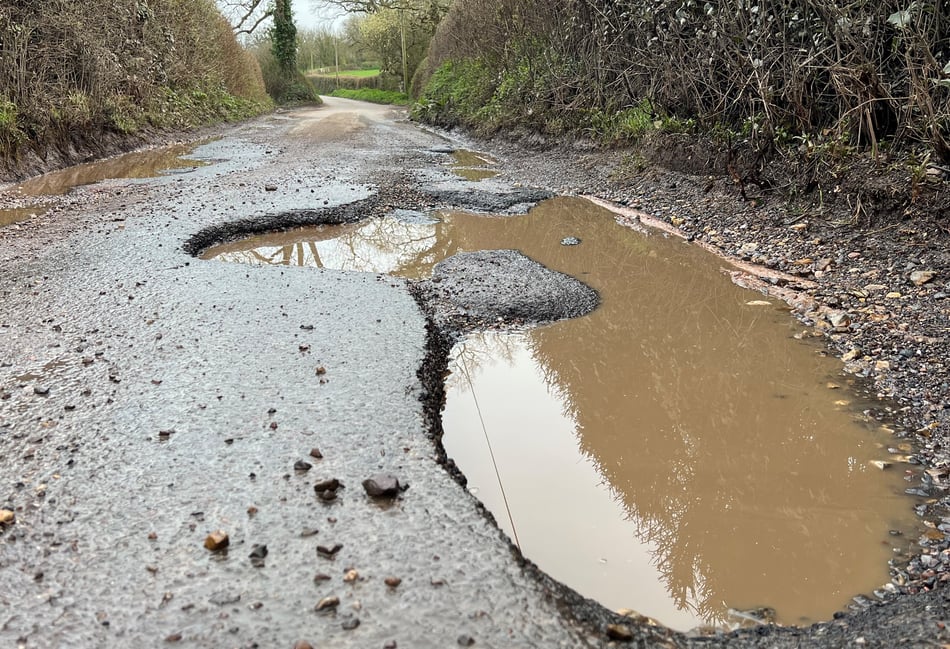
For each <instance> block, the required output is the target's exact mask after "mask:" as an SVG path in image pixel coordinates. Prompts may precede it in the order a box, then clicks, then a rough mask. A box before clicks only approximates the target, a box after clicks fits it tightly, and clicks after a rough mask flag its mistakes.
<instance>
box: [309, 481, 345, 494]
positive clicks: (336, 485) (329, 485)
mask: <svg viewBox="0 0 950 649" xmlns="http://www.w3.org/2000/svg"><path fill="white" fill-rule="evenodd" d="M342 486H343V483H342V482H340V481H339V480H338V479H336V478H330V479H329V480H321V481H320V482H318V483H317V484H315V485H313V490H314V491H316V492H317V493H320V492H323V491H336V490H337V489H340V488H341V487H342Z"/></svg>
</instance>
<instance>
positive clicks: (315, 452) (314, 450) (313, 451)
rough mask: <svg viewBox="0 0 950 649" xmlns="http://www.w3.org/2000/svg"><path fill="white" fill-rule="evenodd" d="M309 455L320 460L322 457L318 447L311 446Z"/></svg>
mask: <svg viewBox="0 0 950 649" xmlns="http://www.w3.org/2000/svg"><path fill="white" fill-rule="evenodd" d="M310 457H312V458H313V459H315V460H322V459H323V453H321V452H320V449H318V448H312V449H310Z"/></svg>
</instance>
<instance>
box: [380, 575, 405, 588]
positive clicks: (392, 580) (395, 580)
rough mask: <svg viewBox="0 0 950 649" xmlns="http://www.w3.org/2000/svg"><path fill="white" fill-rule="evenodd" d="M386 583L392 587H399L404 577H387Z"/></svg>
mask: <svg viewBox="0 0 950 649" xmlns="http://www.w3.org/2000/svg"><path fill="white" fill-rule="evenodd" d="M384 583H385V584H386V585H387V586H389V587H390V588H399V584H401V583H402V579H400V578H399V577H386V579H385V580H384Z"/></svg>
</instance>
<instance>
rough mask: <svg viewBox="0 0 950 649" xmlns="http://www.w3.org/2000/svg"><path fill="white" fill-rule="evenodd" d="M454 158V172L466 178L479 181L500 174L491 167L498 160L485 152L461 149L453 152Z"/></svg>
mask: <svg viewBox="0 0 950 649" xmlns="http://www.w3.org/2000/svg"><path fill="white" fill-rule="evenodd" d="M452 158H453V160H454V164H453V165H452V172H453V173H454V174H455V175H456V176H459V177H460V178H464V179H465V180H472V181H475V182H478V181H480V180H485V179H487V178H494V177H495V176H497V175H498V172H497V171H495V170H494V169H492V168H491V167H492V166H493V165H495V164H497V161H496V160H495V159H494V158H492V157H491V156H488V155H486V154H484V153H475V152H474V151H466V150H465V149H459V150H458V151H456V152H455V153H453V154H452Z"/></svg>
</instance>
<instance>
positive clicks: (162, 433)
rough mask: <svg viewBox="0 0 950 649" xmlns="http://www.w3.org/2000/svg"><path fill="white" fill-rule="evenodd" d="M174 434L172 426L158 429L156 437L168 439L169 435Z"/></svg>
mask: <svg viewBox="0 0 950 649" xmlns="http://www.w3.org/2000/svg"><path fill="white" fill-rule="evenodd" d="M174 434H175V429H174V428H168V429H166V430H160V431H158V439H168V438H169V437H171V436H172V435H174Z"/></svg>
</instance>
